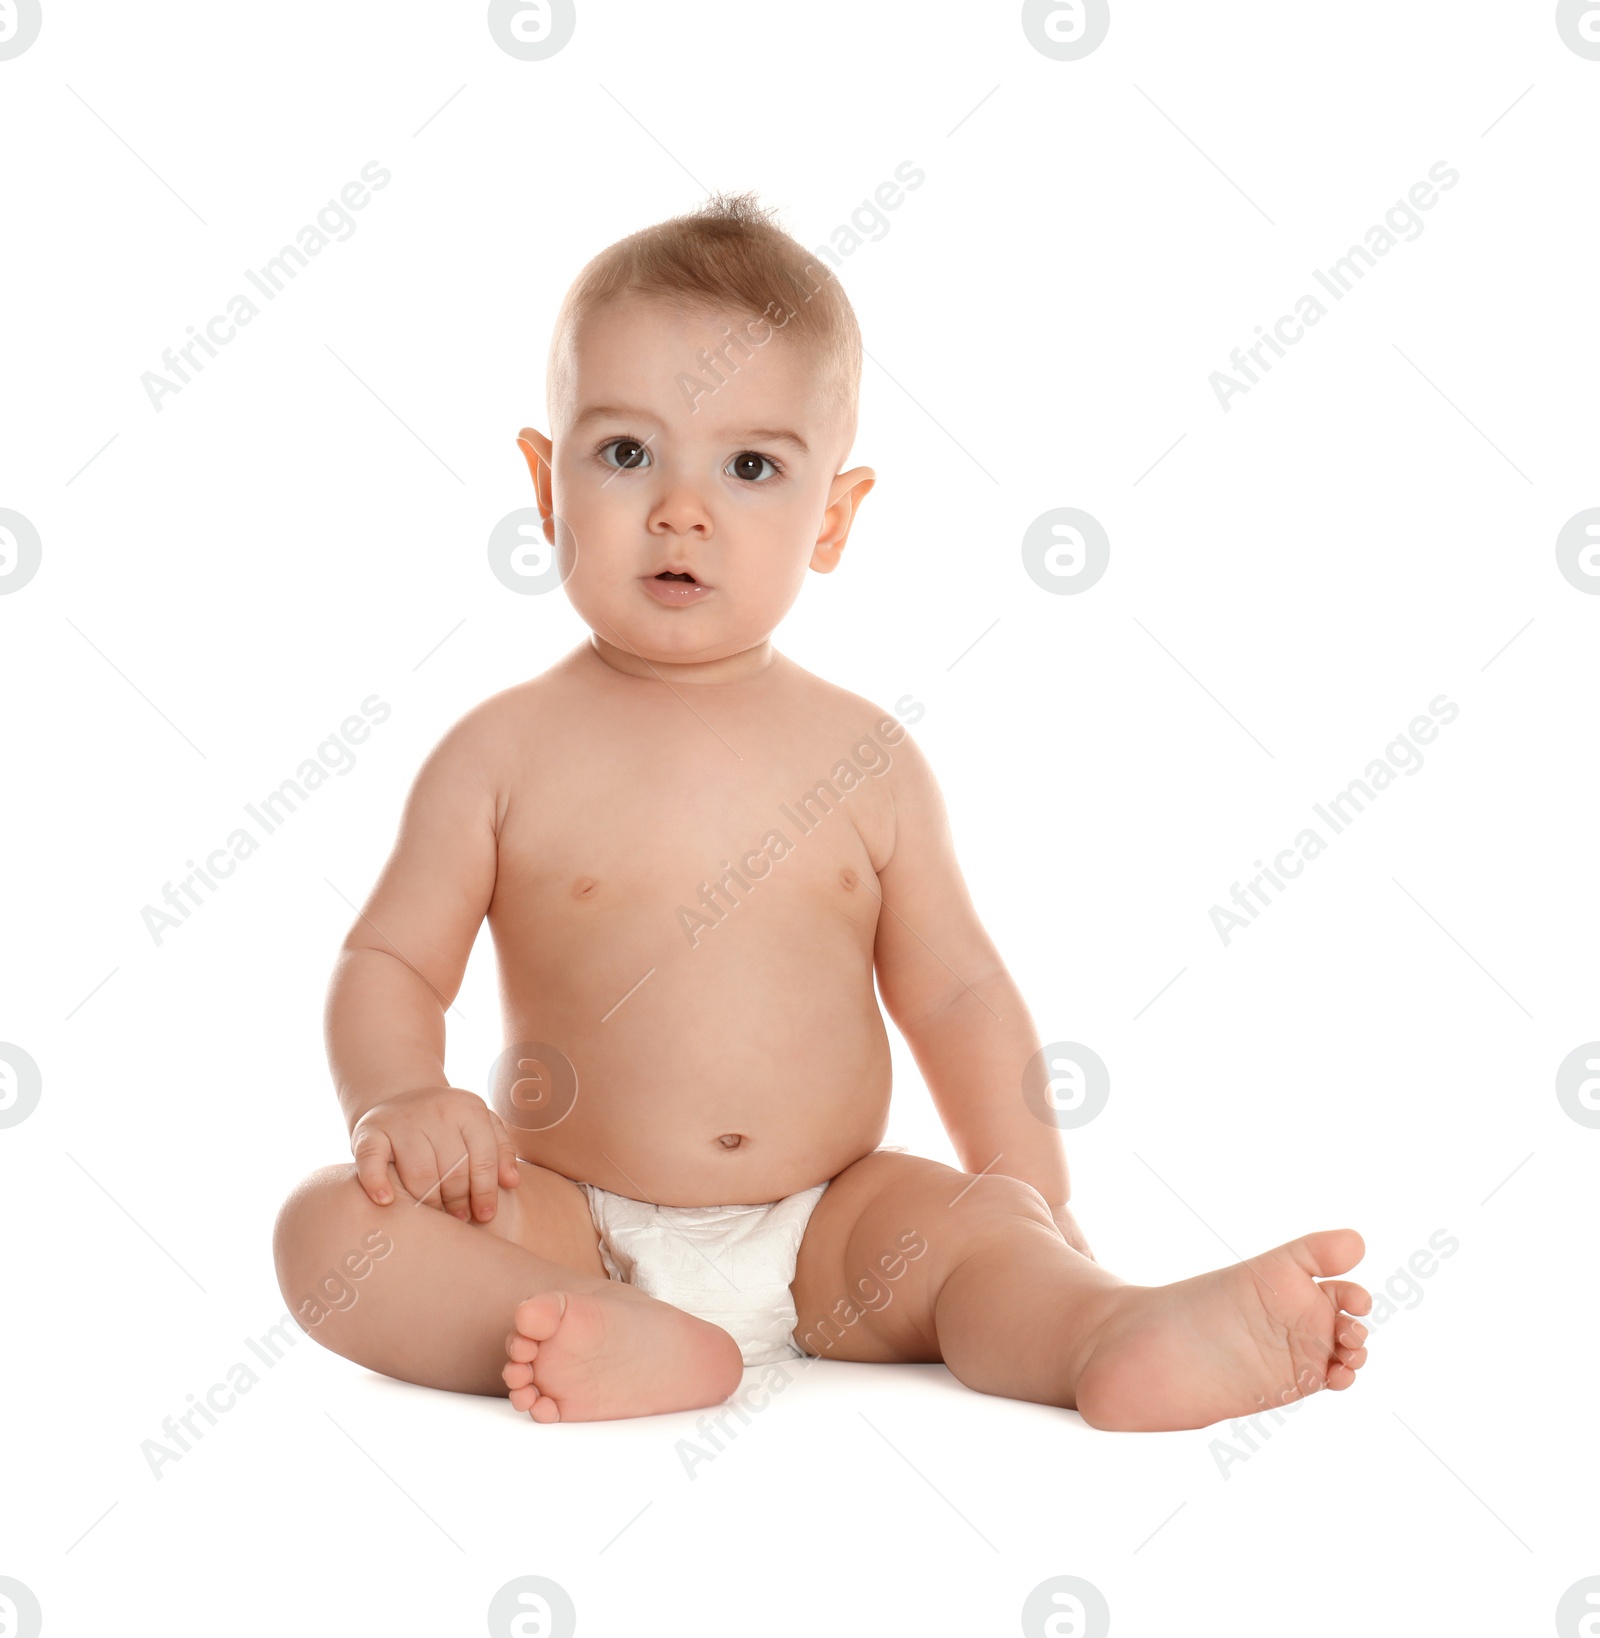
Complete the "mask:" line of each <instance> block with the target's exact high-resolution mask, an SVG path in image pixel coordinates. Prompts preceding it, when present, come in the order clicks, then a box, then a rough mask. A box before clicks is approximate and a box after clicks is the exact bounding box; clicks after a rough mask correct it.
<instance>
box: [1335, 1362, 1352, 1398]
mask: <svg viewBox="0 0 1600 1638" xmlns="http://www.w3.org/2000/svg"><path fill="white" fill-rule="evenodd" d="M1355 1379H1356V1373H1355V1372H1354V1371H1353V1370H1352V1369H1351V1368H1350V1367H1349V1366H1348V1365H1346V1364H1344V1363H1343V1362H1342V1361H1340V1360H1335V1361H1334V1362H1333V1363H1332V1364H1331V1365H1330V1366H1329V1367H1328V1386H1329V1387H1330V1388H1332V1389H1333V1391H1334V1392H1335V1393H1338V1392H1340V1391H1341V1390H1343V1389H1345V1388H1348V1387H1349V1386H1350V1384H1351V1383H1352V1382H1354V1381H1355Z"/></svg>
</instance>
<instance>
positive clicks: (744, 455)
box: [723, 449, 778, 483]
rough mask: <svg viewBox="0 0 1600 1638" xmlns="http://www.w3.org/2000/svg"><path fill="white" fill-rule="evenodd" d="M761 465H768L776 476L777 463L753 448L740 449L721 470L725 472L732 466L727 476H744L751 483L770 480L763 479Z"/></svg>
mask: <svg viewBox="0 0 1600 1638" xmlns="http://www.w3.org/2000/svg"><path fill="white" fill-rule="evenodd" d="M763 466H770V467H771V468H772V471H773V475H774V476H777V473H778V464H777V462H776V461H773V460H770V459H768V457H767V456H765V455H758V454H757V453H756V452H755V451H754V450H753V449H744V450H740V452H739V453H738V454H737V455H735V456H734V458H733V459H732V460H731V461H729V462H728V466H726V467H724V468H723V471H724V472H727V471H728V468H729V467H732V468H733V471H732V472H731V473H729V476H731V477H735V478H745V479H748V480H749V481H750V482H751V483H765V482H768V481H770V480H768V479H764V478H763V477H762V476H761V468H762V467H763Z"/></svg>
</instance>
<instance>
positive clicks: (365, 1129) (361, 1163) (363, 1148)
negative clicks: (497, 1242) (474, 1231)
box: [350, 1086, 520, 1223]
mask: <svg viewBox="0 0 1600 1638" xmlns="http://www.w3.org/2000/svg"><path fill="white" fill-rule="evenodd" d="M350 1148H351V1152H352V1153H353V1154H354V1155H355V1159H356V1171H357V1174H358V1175H359V1177H360V1179H361V1186H362V1188H364V1189H365V1190H366V1191H367V1194H368V1196H369V1197H370V1198H371V1199H372V1200H373V1201H375V1202H376V1203H377V1204H378V1205H380V1206H386V1205H388V1203H389V1202H390V1201H391V1200H392V1199H393V1198H394V1190H393V1189H392V1188H391V1187H390V1185H389V1166H390V1164H391V1163H393V1165H394V1168H395V1170H396V1171H397V1172H398V1173H399V1174H400V1182H401V1183H402V1184H403V1185H404V1187H405V1189H406V1191H407V1193H409V1194H410V1195H411V1196H412V1198H413V1199H415V1200H416V1201H417V1203H418V1204H419V1205H421V1204H423V1203H426V1204H428V1205H430V1206H436V1207H437V1208H438V1209H439V1210H440V1211H447V1212H449V1213H450V1214H451V1215H452V1216H453V1217H459V1218H460V1219H461V1221H462V1222H464V1223H465V1222H468V1221H470V1218H469V1214H468V1205H469V1203H470V1206H471V1216H472V1217H476V1218H477V1219H478V1221H479V1222H480V1223H487V1222H488V1221H489V1219H490V1218H492V1217H493V1216H494V1212H495V1206H496V1205H497V1204H498V1201H499V1192H498V1191H499V1189H500V1188H507V1189H514V1188H516V1186H517V1184H518V1182H519V1181H520V1175H519V1173H518V1170H517V1151H516V1148H515V1146H514V1145H513V1143H512V1141H511V1139H510V1138H509V1137H508V1136H507V1135H506V1129H505V1126H504V1125H503V1123H502V1122H501V1120H500V1117H499V1116H498V1115H497V1114H495V1112H494V1111H493V1110H492V1109H490V1108H489V1106H488V1105H487V1104H486V1103H485V1102H484V1101H483V1099H482V1098H480V1097H479V1096H478V1094H477V1093H476V1092H467V1091H464V1090H463V1089H462V1088H461V1087H459V1086H425V1087H422V1088H420V1089H418V1090H417V1091H414V1092H401V1093H399V1094H397V1095H396V1096H395V1097H392V1098H388V1099H386V1100H385V1101H384V1102H383V1103H377V1104H374V1105H373V1106H372V1108H370V1109H369V1110H368V1111H367V1112H366V1114H364V1115H363V1116H362V1117H361V1119H360V1120H358V1121H357V1122H356V1124H355V1127H354V1129H353V1130H352V1131H351V1133H350Z"/></svg>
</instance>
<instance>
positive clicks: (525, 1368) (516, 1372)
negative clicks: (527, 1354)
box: [500, 1359, 533, 1388]
mask: <svg viewBox="0 0 1600 1638" xmlns="http://www.w3.org/2000/svg"><path fill="white" fill-rule="evenodd" d="M500 1380H501V1381H502V1382H504V1383H505V1385H506V1386H507V1387H508V1388H526V1387H527V1386H528V1385H529V1384H530V1383H531V1382H532V1381H533V1367H532V1366H531V1365H519V1364H518V1363H517V1362H516V1360H514V1359H513V1360H512V1361H510V1363H509V1364H507V1365H506V1367H505V1368H504V1370H502V1371H501V1372H500Z"/></svg>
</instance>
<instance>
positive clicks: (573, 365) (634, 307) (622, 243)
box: [518, 194, 874, 675]
mask: <svg viewBox="0 0 1600 1638" xmlns="http://www.w3.org/2000/svg"><path fill="white" fill-rule="evenodd" d="M860 382H861V333H860V330H859V329H858V327H857V325H856V318H855V314H854V312H853V311H852V309H851V306H850V302H849V300H848V298H847V297H846V296H845V293H844V290H843V288H842V287H841V286H840V284H839V282H838V280H837V279H836V278H835V277H834V276H833V274H832V272H831V271H830V270H829V269H827V268H826V267H822V266H819V265H818V264H817V262H816V261H815V260H814V259H813V258H812V257H811V256H810V255H809V254H808V253H807V251H806V250H805V249H804V247H803V246H801V245H800V244H798V243H797V242H796V241H795V240H794V239H792V238H790V237H789V235H788V234H786V233H784V232H783V231H782V230H781V229H780V228H778V227H776V226H774V225H773V223H772V221H771V219H770V214H769V213H768V212H765V211H762V210H760V209H759V208H758V207H757V206H756V204H755V202H754V199H753V197H752V196H751V195H748V194H746V195H739V196H735V197H731V198H730V197H726V196H719V197H717V198H714V199H713V200H712V201H710V202H709V203H708V204H707V205H706V206H705V207H704V208H702V209H701V210H698V211H695V212H693V213H692V214H690V215H687V216H679V217H675V218H673V219H672V220H670V221H667V222H661V223H658V224H657V225H656V226H654V227H649V228H645V229H644V230H643V231H642V232H639V233H635V234H631V235H630V236H629V237H628V238H626V239H622V240H619V241H618V242H617V243H616V244H614V245H612V246H611V247H610V248H609V249H607V250H604V251H602V252H601V253H600V255H598V256H597V257H595V259H594V260H593V261H591V262H590V263H589V264H588V266H586V267H585V268H584V269H583V271H582V272H581V273H580V274H579V275H578V277H577V279H576V280H575V281H574V282H573V285H572V287H571V289H570V290H569V291H568V292H567V296H566V300H565V301H564V302H563V303H562V307H561V312H560V314H559V315H558V317H557V320H556V327H555V334H554V337H553V339H552V341H551V346H550V361H549V370H548V375H547V380H546V393H547V399H548V407H549V414H550V422H551V425H550V435H549V436H548V437H546V436H545V435H544V434H543V433H541V432H538V431H536V430H534V429H533V428H531V427H525V428H523V430H522V433H521V434H520V436H519V439H518V441H519V443H520V444H521V445H522V449H523V453H524V454H525V455H526V456H527V458H528V466H529V469H530V470H531V472H532V474H533V479H534V484H535V487H536V490H537V493H538V502H539V510H540V512H541V513H542V514H543V515H544V517H545V526H544V527H545V538H546V540H548V541H550V542H551V543H552V544H553V545H554V546H555V547H556V549H557V551H558V552H559V554H560V561H561V571H562V578H563V584H564V586H565V588H566V592H567V595H568V596H569V597H570V598H571V599H572V603H573V606H574V607H575V608H576V609H577V611H578V613H579V614H580V615H581V616H582V617H583V619H584V621H585V622H586V623H587V624H588V626H589V627H590V629H591V630H592V631H593V632H594V634H595V637H596V638H597V639H598V640H599V642H600V643H601V644H602V645H609V647H608V648H607V647H603V648H602V653H606V654H608V657H609V656H610V655H612V654H614V652H615V651H617V650H620V651H621V653H622V654H624V655H636V656H638V657H640V658H641V659H643V660H645V661H649V662H652V664H653V665H660V664H666V665H672V666H683V667H691V668H692V667H695V666H699V665H708V664H709V663H710V662H715V661H720V660H725V659H727V658H729V657H730V656H733V655H738V654H744V653H746V652H751V651H763V649H764V645H765V643H766V640H767V638H768V636H769V635H770V634H771V632H772V630H773V628H774V627H775V626H776V625H777V624H778V622H779V620H781V619H782V618H783V616H784V614H785V613H786V612H787V610H788V608H789V606H790V605H791V604H792V603H793V602H794V600H795V598H796V596H797V595H798V594H799V590H800V584H801V581H802V580H803V578H804V576H805V573H806V570H807V569H808V568H811V569H816V570H818V571H819V572H821V573H824V574H826V573H827V572H828V571H830V570H831V569H833V568H834V567H835V566H836V565H837V564H838V562H839V555H840V553H841V552H842V551H843V550H844V546H845V542H846V540H847V538H848V536H849V532H850V525H851V523H852V522H853V520H854V516H855V509H856V507H857V506H858V505H859V503H860V501H861V500H862V498H863V497H864V496H865V495H866V493H867V492H868V491H869V490H870V489H871V488H872V485H873V482H874V478H873V474H872V471H871V469H870V468H868V467H856V468H855V469H853V470H852V471H849V472H842V471H841V470H840V468H841V467H842V465H843V463H844V458H845V456H846V455H847V454H848V453H849V452H850V448H851V445H852V444H853V443H854V442H855V433H856V406H857V399H858V395H859V390H860ZM629 669H632V667H631V666H630V667H629ZM716 670H717V672H718V673H719V674H721V673H722V672H723V671H724V670H725V668H722V667H717V668H716ZM646 674H648V671H646ZM691 674H692V673H691ZM680 675H681V673H680Z"/></svg>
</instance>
